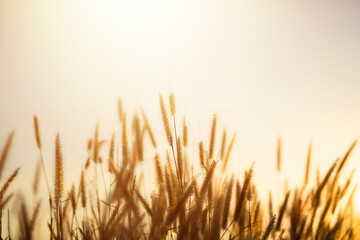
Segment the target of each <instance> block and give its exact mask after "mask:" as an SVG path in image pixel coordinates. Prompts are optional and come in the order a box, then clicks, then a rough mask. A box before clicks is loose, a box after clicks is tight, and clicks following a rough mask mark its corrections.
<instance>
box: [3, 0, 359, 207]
mask: <svg viewBox="0 0 360 240" xmlns="http://www.w3.org/2000/svg"><path fill="white" fill-rule="evenodd" d="M359 12H360V2H359V1H355V0H354V1H352V0H349V1H272V2H269V1H241V0H224V1H220V0H217V1H213V0H206V1H202V0H192V1H186V0H185V1H178V0H171V1H168V0H166V1H165V0H151V1H145V0H116V1H115V0H114V1H112V0H106V1H100V0H90V1H84V0H77V1H70V0H65V1H45V0H44V1H41V0H33V1H17V0H15V1H10V0H2V1H0V116H1V124H0V145H1V147H2V146H4V144H5V141H6V137H7V135H8V134H9V133H10V131H11V130H12V129H16V133H15V138H14V142H13V147H12V148H11V150H10V156H9V161H8V162H7V165H6V166H5V170H6V174H7V175H9V174H10V173H11V172H12V171H13V170H14V169H15V168H16V167H21V172H20V177H19V178H18V179H16V181H15V182H16V184H18V187H19V188H26V185H25V184H24V183H25V182H31V181H32V179H33V174H34V171H35V166H36V162H37V160H38V151H37V148H36V141H35V136H34V129H33V115H34V114H36V115H37V116H38V118H39V123H40V131H41V137H42V142H43V148H44V157H45V165H46V168H47V169H48V174H49V177H50V178H51V179H53V172H54V170H53V168H54V167H53V166H54V141H55V135H56V133H57V132H59V133H60V135H61V140H62V145H63V152H64V161H65V178H66V179H67V180H66V181H67V186H69V184H70V183H71V182H72V181H73V180H74V179H78V175H79V172H80V167H81V166H83V165H84V163H85V161H86V157H87V153H86V144H87V140H88V139H89V138H91V137H93V134H94V129H95V126H96V124H97V122H99V123H100V137H101V138H102V139H106V140H108V141H109V140H110V137H111V133H112V131H114V130H115V131H117V136H119V134H120V131H119V130H120V129H121V128H120V124H119V120H118V112H117V99H118V98H119V97H121V98H122V99H123V103H124V108H125V110H127V111H128V112H129V116H131V114H132V113H134V112H135V111H139V110H141V109H142V108H143V109H144V110H145V111H146V112H147V114H148V117H149V120H150V123H151V125H152V127H153V130H154V132H155V137H156V139H157V141H158V142H162V144H163V145H161V147H160V149H159V152H160V153H161V154H162V156H163V158H164V152H165V149H166V147H167V143H166V138H165V133H164V130H163V126H162V122H161V113H160V108H159V104H158V95H159V93H162V94H163V95H164V97H166V98H167V97H168V95H169V94H170V92H171V91H173V92H174V93H175V98H176V103H177V123H178V125H179V127H181V123H182V119H183V116H186V119H187V124H188V126H189V137H190V139H189V141H190V142H189V148H188V150H189V152H188V153H189V158H190V160H193V159H195V161H197V154H198V151H197V144H198V142H199V141H200V140H201V139H204V140H205V144H206V146H207V144H208V141H209V136H210V128H211V120H212V115H213V114H214V113H217V115H218V120H219V121H218V129H217V137H218V138H217V143H218V144H220V140H221V133H222V130H223V127H226V128H227V130H228V132H229V135H230V134H231V133H234V132H237V133H238V136H237V140H236V142H235V148H234V152H233V155H232V158H231V162H230V168H229V169H230V171H232V172H235V173H237V174H240V176H241V177H243V172H244V170H245V169H246V168H248V167H249V166H250V165H251V163H252V162H255V181H256V184H257V186H258V188H259V189H258V190H259V192H260V194H263V196H265V197H266V196H267V194H268V190H269V189H273V188H274V186H277V185H278V184H277V183H276V182H279V179H280V178H281V179H285V178H289V185H290V186H295V185H300V184H302V182H303V175H304V171H305V160H306V154H307V148H308V145H309V144H310V142H312V143H313V162H312V166H311V170H312V172H311V175H310V177H311V179H315V170H316V167H317V166H320V173H321V174H322V176H323V175H324V174H325V171H326V170H327V169H328V168H329V167H330V166H331V164H332V162H333V161H334V160H335V159H336V158H337V157H342V156H343V155H344V154H345V152H346V151H347V149H348V147H349V146H350V145H351V143H352V142H353V141H354V140H355V139H357V138H358V137H359V136H360V94H359V93H360V44H359V42H360V14H359ZM279 136H281V137H282V142H283V146H282V147H283V166H282V169H283V171H282V173H281V174H280V176H278V174H277V173H276V171H275V170H276V144H277V138H278V137H279ZM229 137H230V136H229ZM107 151H108V147H106V148H104V155H105V156H107ZM152 158H153V153H152V152H150V153H148V154H146V155H145V159H149V161H150V160H152ZM150 162H151V164H152V161H150ZM359 165H360V146H357V148H356V149H355V151H354V152H353V155H352V156H351V158H350V162H349V164H348V166H347V168H346V169H345V172H346V173H349V172H350V171H351V170H352V168H355V167H357V166H359ZM346 173H345V175H346ZM7 175H6V176H7ZM4 176H5V175H4ZM355 178H356V181H357V182H359V181H360V170H357V172H356V173H355ZM152 179H153V180H152V181H153V182H154V183H155V177H153V178H152ZM1 181H4V178H3V179H1ZM76 181H77V180H76ZM42 184H43V186H42V187H43V188H44V189H45V184H44V183H42ZM12 187H14V186H12ZM281 190H282V189H281ZM358 192H359V191H358ZM356 201H357V202H360V194H357V200H356ZM357 209H358V210H360V206H359V205H358V206H357Z"/></svg>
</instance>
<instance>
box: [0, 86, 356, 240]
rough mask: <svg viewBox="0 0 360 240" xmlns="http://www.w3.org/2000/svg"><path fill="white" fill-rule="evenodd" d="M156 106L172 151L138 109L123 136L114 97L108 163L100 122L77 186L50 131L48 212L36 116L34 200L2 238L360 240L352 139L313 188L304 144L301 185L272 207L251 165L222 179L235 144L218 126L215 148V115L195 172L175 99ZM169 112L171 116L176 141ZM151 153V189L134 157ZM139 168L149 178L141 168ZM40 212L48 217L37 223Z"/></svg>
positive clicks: (122, 116)
mask: <svg viewBox="0 0 360 240" xmlns="http://www.w3.org/2000/svg"><path fill="white" fill-rule="evenodd" d="M159 100H160V110H161V115H162V120H163V123H162V124H163V126H164V129H165V135H164V137H163V138H162V139H164V140H165V141H167V142H168V144H169V146H168V147H169V149H167V150H166V151H165V152H164V154H161V153H160V151H159V149H157V144H156V140H155V135H154V133H153V132H152V130H151V127H150V123H149V120H148V118H147V116H146V114H145V112H144V111H141V115H142V118H140V117H139V116H138V115H137V114H135V115H134V117H133V118H132V122H131V126H130V127H129V129H131V130H132V131H129V132H128V122H127V114H126V112H125V111H124V109H123V105H122V101H121V100H120V99H119V100H118V111H119V120H120V124H121V127H122V128H121V133H120V135H121V142H119V143H117V142H116V141H115V136H116V133H115V132H114V133H113V134H112V135H111V139H110V141H109V142H108V147H109V151H108V156H107V157H108V161H105V162H104V161H103V160H102V159H106V158H104V156H102V151H100V148H101V147H102V146H103V145H105V141H104V140H101V139H100V134H99V131H100V126H99V124H97V125H96V128H95V133H94V136H93V138H92V139H89V141H88V144H87V154H88V155H87V158H86V159H85V160H86V161H84V167H83V168H82V169H79V181H78V182H77V183H78V184H76V183H75V182H76V181H74V182H73V184H72V185H71V187H70V188H68V189H67V187H66V186H65V185H64V173H63V161H64V160H63V157H62V150H61V143H60V137H59V134H57V135H56V139H55V171H54V173H55V178H54V183H53V187H54V191H53V192H51V191H50V189H49V187H48V189H49V192H48V194H49V196H48V199H49V206H48V207H49V208H45V207H43V205H45V204H41V201H40V199H41V198H42V196H40V192H41V191H38V190H37V186H38V185H39V181H41V180H39V178H40V177H39V175H40V166H41V165H40V163H41V164H42V168H43V170H44V176H45V178H44V179H45V181H46V183H47V185H48V181H47V177H46V171H45V166H44V164H43V157H42V145H41V138H40V130H39V122H38V119H37V117H36V116H34V129H35V141H36V144H37V148H38V149H39V152H40V160H41V161H39V162H38V165H37V167H36V171H35V176H34V183H33V184H34V185H33V196H32V198H33V199H34V200H36V201H35V202H36V204H35V205H34V206H32V207H29V204H28V202H27V201H26V199H24V198H21V197H17V198H16V199H15V200H17V201H16V202H14V204H13V205H12V206H18V209H19V211H18V215H15V216H13V215H12V216H11V218H10V217H8V220H7V221H8V224H9V223H10V222H12V221H16V220H17V222H18V226H15V228H16V231H17V232H18V234H16V236H15V235H14V236H11V235H10V233H11V231H9V230H8V231H7V235H6V233H5V232H6V231H2V232H0V234H2V235H1V237H2V238H3V239H4V238H6V237H7V239H13V238H14V239H39V238H40V236H39V235H38V234H39V231H38V229H39V228H40V226H44V225H47V227H48V231H49V232H48V235H47V236H48V238H49V239H54V240H63V239H101V240H103V239H104V240H105V239H232V240H235V239H263V240H265V239H291V240H293V239H359V238H360V232H359V229H358V228H357V226H358V225H357V224H356V222H357V221H358V219H356V216H355V215H354V210H353V196H354V192H355V189H356V187H357V186H356V185H355V186H354V183H353V176H354V174H355V173H354V171H353V172H352V173H351V174H350V175H349V176H347V177H346V178H345V179H344V177H343V176H341V173H342V171H343V169H344V166H345V164H346V163H347V162H348V161H349V157H350V155H351V152H352V151H353V149H354V148H355V145H356V141H355V142H354V143H353V144H352V145H351V146H350V148H349V150H348V151H347V152H346V153H345V155H344V156H343V157H342V158H341V159H338V160H336V161H335V162H334V163H333V164H332V166H330V168H329V169H328V171H327V172H326V174H325V175H324V176H320V171H319V170H317V175H316V179H317V180H316V184H315V185H314V186H311V185H310V183H311V181H310V179H309V176H310V169H311V168H310V165H311V152H312V144H310V145H309V149H308V154H307V159H305V161H304V163H305V173H304V181H303V184H302V186H300V187H295V188H293V189H289V188H288V187H286V189H285V191H284V194H280V196H283V198H282V199H279V200H278V201H279V202H275V201H274V202H273V198H272V195H273V193H272V192H271V191H270V192H269V199H268V201H267V203H268V204H265V203H266V201H262V199H260V197H259V193H258V189H257V187H256V185H255V184H254V183H253V182H254V181H253V176H254V174H256V171H255V170H254V168H253V166H251V167H250V168H249V169H248V170H246V171H244V172H245V174H244V178H243V180H242V181H240V178H239V176H236V175H232V176H227V175H226V167H227V165H228V163H229V161H230V155H231V152H232V149H233V148H234V147H235V139H236V133H235V134H233V135H232V138H231V140H230V142H227V136H231V135H228V133H227V132H226V130H225V129H224V130H223V134H222V139H221V142H219V146H217V144H215V139H216V127H217V116H216V115H214V116H213V119H212V124H211V127H210V138H209V141H200V142H199V143H198V155H197V154H196V159H197V161H198V165H199V166H200V168H199V169H197V168H196V167H195V166H194V165H196V164H194V165H193V164H192V163H190V162H192V161H193V159H191V161H189V155H188V153H187V150H188V148H187V146H188V144H189V142H188V134H189V133H188V126H187V124H186V120H185V118H183V121H182V131H183V132H182V136H177V134H176V129H177V128H176V127H177V126H176V121H175V117H176V116H175V114H176V108H175V97H174V94H173V93H171V94H170V96H169V104H170V110H169V111H168V110H166V107H165V103H164V100H163V98H162V96H161V95H160V96H159ZM168 114H170V116H171V117H172V118H173V120H174V121H173V123H174V126H173V131H174V138H173V134H172V130H171V128H170V123H169V119H168ZM147 134H148V137H147ZM13 136H14V131H13V132H11V134H10V135H9V136H8V138H7V140H6V142H5V144H4V147H3V149H2V154H1V157H0V176H1V172H2V171H3V168H4V165H5V163H6V161H7V156H8V152H9V150H10V148H11V143H12V139H13ZM204 142H206V143H209V148H208V149H205V148H204ZM149 148H150V149H151V148H152V149H153V151H154V152H155V153H156V154H155V156H154V157H153V158H152V159H153V160H152V161H153V164H154V171H155V174H153V176H154V177H155V178H156V179H154V182H155V183H156V184H154V185H153V184H151V186H153V188H152V189H145V188H144V185H143V184H144V183H143V177H142V175H143V173H142V172H141V169H142V167H141V166H142V164H141V161H149V159H151V158H147V157H146V156H149V155H150V154H149V153H148V152H147V151H148V150H149ZM118 149H119V150H118ZM281 152H282V140H281V138H278V144H277V157H276V168H275V169H276V170H277V172H280V171H282V170H283V169H281V163H282V160H283V159H282V156H281V154H282V153H281ZM152 154H153V153H152ZM152 154H151V155H152ZM217 155H218V156H219V158H218V157H217ZM152 156H153V155H152ZM162 159H164V161H162ZM103 165H105V168H104V166H103ZM106 165H107V166H106ZM104 169H105V171H104ZM106 170H107V171H106ZM144 170H145V173H146V174H148V169H144ZM18 173H19V169H16V170H15V171H14V172H13V174H12V175H11V176H10V177H9V178H8V179H7V180H6V181H5V183H4V184H3V186H2V188H1V190H0V210H1V211H0V213H3V212H4V210H5V206H8V203H9V201H12V198H13V196H14V193H11V194H8V195H6V193H7V190H8V189H9V187H10V186H11V183H12V182H13V181H14V180H15V178H16V176H17V175H18ZM99 173H101V174H99ZM219 174H221V175H219ZM340 179H344V181H343V180H341V181H340ZM99 183H101V184H103V185H101V184H99ZM48 186H49V185H48ZM100 186H101V187H100ZM64 192H65V193H66V194H64ZM344 203H345V204H344ZM79 204H80V205H81V207H80V208H79V207H78V206H79ZM29 209H30V210H29ZM44 214H46V215H47V216H48V217H45V218H39V217H38V216H42V215H44ZM9 219H10V220H9ZM9 221H10V222H9ZM8 226H9V225H8ZM12 226H13V225H12ZM0 227H2V223H1V222H0ZM9 228H10V227H9ZM13 228H14V227H13ZM12 232H15V231H14V230H12ZM42 237H43V236H42Z"/></svg>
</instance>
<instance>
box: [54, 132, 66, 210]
mask: <svg viewBox="0 0 360 240" xmlns="http://www.w3.org/2000/svg"><path fill="white" fill-rule="evenodd" d="M63 165H64V163H63V155H62V151H61V142H60V135H59V133H57V134H56V139H55V188H54V201H55V206H59V203H60V201H61V197H62V196H63V192H64V166H63Z"/></svg>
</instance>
